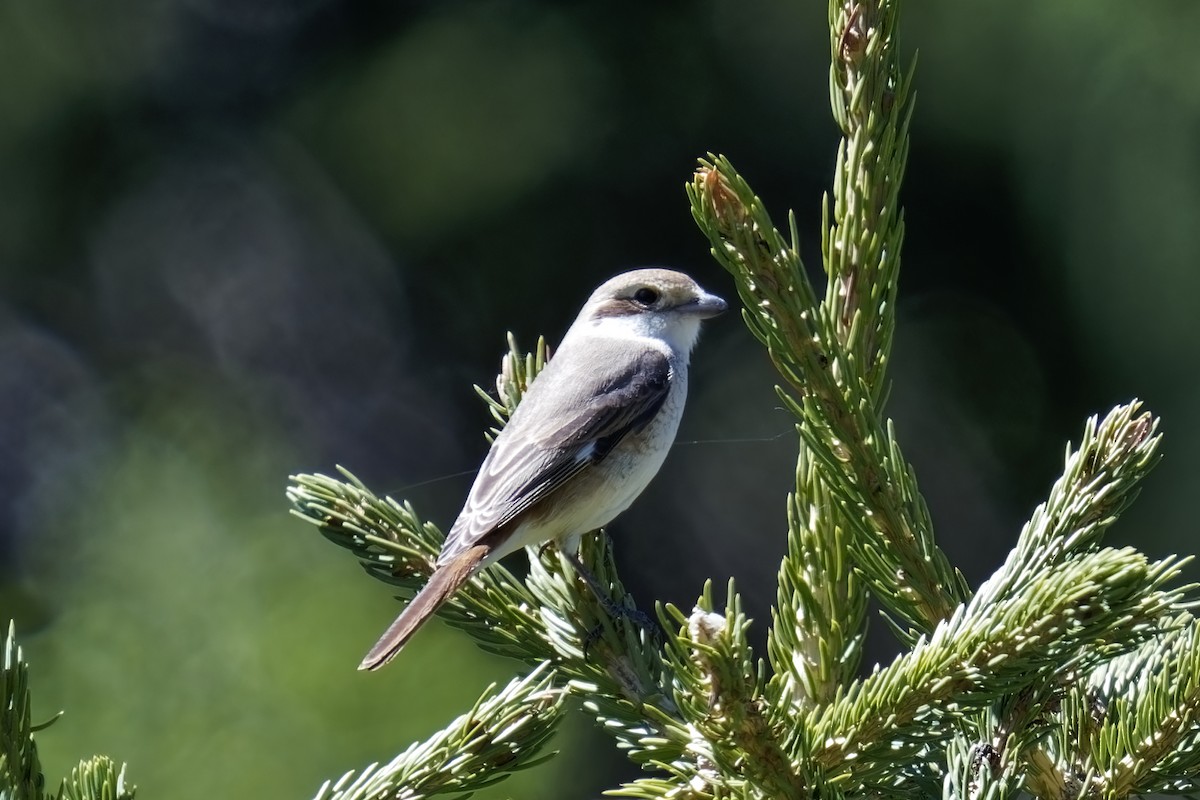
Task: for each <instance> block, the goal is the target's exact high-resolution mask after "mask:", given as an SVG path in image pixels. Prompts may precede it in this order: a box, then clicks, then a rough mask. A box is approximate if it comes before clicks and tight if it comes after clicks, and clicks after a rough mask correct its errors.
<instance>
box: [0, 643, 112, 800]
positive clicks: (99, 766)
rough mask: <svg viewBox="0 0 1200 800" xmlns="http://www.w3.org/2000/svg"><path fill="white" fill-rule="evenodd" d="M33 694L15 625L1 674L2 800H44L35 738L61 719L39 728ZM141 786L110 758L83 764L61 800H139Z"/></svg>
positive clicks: (69, 780) (65, 783) (63, 786)
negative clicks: (35, 719) (34, 722)
mask: <svg viewBox="0 0 1200 800" xmlns="http://www.w3.org/2000/svg"><path fill="white" fill-rule="evenodd" d="M32 706H33V701H32V695H31V694H30V690H29V664H28V663H27V662H26V661H25V656H24V653H23V652H22V651H21V648H20V647H19V646H18V645H17V635H16V625H15V624H14V623H13V622H12V621H11V620H10V621H9V623H8V633H7V634H6V635H5V637H4V662H3V671H2V672H0V798H2V799H3V800H43V798H49V797H51V795H50V794H48V793H47V792H46V777H45V775H43V774H42V767H41V763H40V761H39V759H38V752H37V742H36V741H35V735H36V734H37V732H38V731H40V730H43V729H45V728H46V727H48V726H49V725H50V724H51V723H53V722H54V721H55V720H57V719H58V717H57V716H55V717H53V718H51V719H50V720H49V721H48V722H44V723H42V724H40V725H34V724H33V719H32V715H31V710H32ZM135 791H136V789H135V787H134V786H133V785H132V784H130V783H129V782H128V780H127V779H126V778H125V765H123V764H122V765H120V766H118V765H117V764H116V763H115V762H114V761H112V759H109V758H107V757H105V756H94V757H92V758H88V759H84V760H83V761H81V762H80V763H79V764H78V765H77V766H76V767H75V768H74V769H73V770H71V774H70V775H68V776H67V777H66V778H65V779H64V780H63V782H62V784H61V785H60V786H59V790H58V794H56V795H53V796H54V797H55V798H57V800H133V796H134V792H135Z"/></svg>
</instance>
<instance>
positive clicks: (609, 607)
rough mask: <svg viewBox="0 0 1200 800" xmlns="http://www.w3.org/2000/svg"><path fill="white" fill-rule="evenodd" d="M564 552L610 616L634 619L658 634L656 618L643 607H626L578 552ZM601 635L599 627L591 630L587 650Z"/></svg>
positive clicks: (638, 624)
mask: <svg viewBox="0 0 1200 800" xmlns="http://www.w3.org/2000/svg"><path fill="white" fill-rule="evenodd" d="M562 554H563V555H564V556H566V557H567V560H568V561H570V562H571V566H572V567H574V568H575V572H576V573H578V574H579V577H581V578H583V582H584V583H586V584H587V585H588V588H589V589H591V590H592V594H593V595H595V597H596V601H597V602H599V603H600V606H601V607H602V608H603V609H604V610H605V611H606V612H607V613H608V615H609V616H610V617H612V618H613V619H621V618H625V619H629V620H632V621H633V623H634V624H636V625H637V626H638V627H639V628H641V629H642V630H644V631H646V632H648V633H650V634H651V635H654V636H657V635H658V626H657V625H655V624H654V620H653V619H651V618H650V615H649V614H647V613H646V612H644V611H642V610H641V609H637V608H626V607H625V606H624V605H623V604H621V603H618V602H617V601H616V600H613V599H612V598H611V597H609V595H608V592H606V591H605V590H604V588H603V587H602V586H601V585H600V581H598V580H597V579H596V576H595V575H593V574H592V571H591V570H589V569H588V568H587V567H585V566H584V565H583V561H582V560H581V559H580V558H579V555H578V553H575V552H572V551H571V550H567V549H563V550H562ZM599 635H600V628H599V627H597V628H596V630H593V631H590V632H589V633H588V635H587V641H586V642H584V649H585V650H586V649H587V646H588V645H589V644H590V643H591V642H592V641H594V640H595V639H596V638H598V637H599Z"/></svg>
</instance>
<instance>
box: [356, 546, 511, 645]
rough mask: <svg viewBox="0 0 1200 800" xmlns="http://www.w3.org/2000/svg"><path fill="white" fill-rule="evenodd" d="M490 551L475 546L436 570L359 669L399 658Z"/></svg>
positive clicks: (486, 547) (484, 547) (488, 548)
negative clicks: (403, 648)
mask: <svg viewBox="0 0 1200 800" xmlns="http://www.w3.org/2000/svg"><path fill="white" fill-rule="evenodd" d="M490 550H491V548H490V547H488V546H487V545H482V544H480V545H475V546H474V547H472V548H470V549H468V550H466V551H464V552H463V553H462V554H461V555H458V556H455V557H454V559H453V560H451V561H449V562H447V563H446V564H443V565H442V566H440V567H438V568H437V569H436V570H434V571H433V575H431V576H429V583H427V584H425V588H423V589H421V591H419V592H417V595H416V597H414V598H413V599H412V600H411V601H410V602H409V604H408V605H407V606H405V607H404V610H403V611H401V612H400V616H398V617H396V621H395V622H393V623H392V624H391V627H389V628H388V629H387V630H386V631H385V632H384V634H383V636H381V637H380V638H379V641H378V642H376V643H375V646H374V647H372V648H371V652H369V653H367V655H366V657H365V658H364V659H363V660H362V663H361V664H359V665H358V668H359V669H379V668H380V667H382V666H383V665H384V664H386V663H388V662H389V661H391V660H392V659H393V658H395V657H396V654H397V653H399V652H400V648H402V647H404V644H405V642H407V641H408V640H409V639H410V638H412V635H413V634H414V633H416V632H417V629H418V628H420V627H421V626H422V625H424V624H425V622H426V621H427V620H428V619H429V618H430V617H432V616H433V615H434V613H435V612H436V611H437V610H438V609H439V608H441V607H442V604H443V603H445V602H446V601H447V600H449V599H450V595H452V594H454V593H455V592H456V591H458V589H459V587H461V586H462V585H463V584H464V583H466V582H467V580H468V579H469V578H470V577H471V575H472V574H474V572H475V568H476V567H477V566H478V565H479V562H480V561H482V560H483V558H484V556H486V555H487V554H488V552H489V551H490Z"/></svg>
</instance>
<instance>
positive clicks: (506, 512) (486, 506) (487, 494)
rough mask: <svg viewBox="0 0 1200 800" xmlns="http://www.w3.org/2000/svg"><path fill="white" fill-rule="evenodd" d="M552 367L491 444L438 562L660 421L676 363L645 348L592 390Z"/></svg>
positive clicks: (528, 506)
mask: <svg viewBox="0 0 1200 800" xmlns="http://www.w3.org/2000/svg"><path fill="white" fill-rule="evenodd" d="M561 357H562V354H560V355H559V358H561ZM553 366H554V361H553V360H551V362H550V364H549V365H547V367H546V370H545V371H544V372H543V373H542V374H541V375H539V376H538V377H537V379H536V380H534V382H533V383H532V384H531V385H530V387H529V391H528V392H527V393H526V396H525V398H524V399H523V400H522V401H521V405H520V406H518V408H517V411H516V412H515V413H514V414H513V417H512V419H511V420H510V421H509V423H508V425H507V426H505V428H504V430H503V431H502V432H501V433H500V436H499V437H497V439H496V441H495V443H494V444H493V445H492V449H491V450H490V451H489V452H488V454H487V457H486V458H485V459H484V461H483V464H482V465H481V466H480V469H479V474H478V475H477V476H476V478H475V484H474V485H473V486H472V487H471V492H470V494H469V495H468V496H467V501H466V503H465V504H464V506H463V510H462V512H461V513H460V514H459V516H458V519H457V520H456V521H455V523H454V527H453V528H452V529H451V531H450V535H449V536H448V537H447V539H446V545H445V547H444V548H443V549H442V553H441V555H440V556H439V557H438V563H439V564H440V563H445V562H446V561H448V560H450V559H452V558H454V557H455V556H456V555H457V554H459V553H461V552H463V551H464V550H466V549H467V548H468V547H471V546H473V545H475V544H477V543H478V542H479V541H480V539H482V538H483V537H484V536H487V535H488V534H489V533H491V532H492V531H495V530H497V529H499V528H501V527H503V526H504V525H506V524H508V523H509V522H512V521H513V520H514V519H516V518H517V517H518V516H520V515H521V514H522V513H524V512H525V511H527V510H529V509H530V508H531V507H533V506H534V505H535V504H536V503H538V502H539V501H540V500H543V499H544V498H546V497H548V496H549V495H550V494H552V493H553V492H555V491H557V490H558V489H561V488H562V487H563V486H564V485H566V484H567V483H569V482H570V481H571V480H572V479H574V478H576V477H577V476H578V475H579V474H580V473H582V472H583V471H584V470H587V469H589V468H590V467H592V466H594V465H596V464H598V463H600V462H601V461H603V460H604V458H605V457H606V456H608V454H609V453H611V452H612V450H613V448H614V447H616V446H617V445H618V444H619V443H620V442H621V441H622V440H623V439H625V437H627V436H629V435H630V434H631V433H635V432H637V431H640V430H641V429H642V428H644V427H645V426H646V425H647V424H648V423H649V422H650V420H652V419H653V418H654V416H655V415H656V414H657V413H658V411H659V409H660V408H662V405H663V403H664V402H665V401H666V399H667V395H668V393H669V392H670V389H671V376H672V372H671V363H670V360H669V359H668V357H667V356H666V354H664V353H662V352H659V351H657V350H646V351H644V352H643V353H642V354H641V355H640V356H639V357H638V358H636V359H634V360H633V361H632V362H631V363H630V364H629V366H627V367H625V368H623V369H621V370H619V371H617V372H615V373H614V374H613V375H611V376H609V377H608V378H606V379H605V380H603V381H602V382H601V384H600V391H598V392H596V393H594V394H591V395H581V394H580V393H579V391H578V387H572V386H567V385H564V381H565V380H569V379H570V376H565V375H564V374H563V373H561V372H557V371H553V372H552V367H553ZM543 382H544V383H543ZM556 398H559V399H558V400H556ZM522 411H524V412H526V413H524V414H523V413H522Z"/></svg>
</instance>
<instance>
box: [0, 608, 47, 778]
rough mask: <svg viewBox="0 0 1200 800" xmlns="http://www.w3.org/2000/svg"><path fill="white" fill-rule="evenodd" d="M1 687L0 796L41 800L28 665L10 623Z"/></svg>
mask: <svg viewBox="0 0 1200 800" xmlns="http://www.w3.org/2000/svg"><path fill="white" fill-rule="evenodd" d="M3 679H4V682H3V685H2V686H0V690H2V694H0V797H5V798H9V797H11V798H13V800H41V798H42V797H43V796H44V792H45V788H46V779H45V777H44V776H43V775H42V765H41V762H40V761H39V760H38V752H37V743H36V742H35V741H34V739H33V717H32V700H31V698H30V694H29V664H28V663H26V661H25V655H24V653H22V652H21V648H20V647H19V646H17V635H16V626H15V625H14V624H13V622H12V621H11V620H10V621H9V623H8V633H7V635H6V636H5V637H4V674H3Z"/></svg>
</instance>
